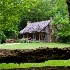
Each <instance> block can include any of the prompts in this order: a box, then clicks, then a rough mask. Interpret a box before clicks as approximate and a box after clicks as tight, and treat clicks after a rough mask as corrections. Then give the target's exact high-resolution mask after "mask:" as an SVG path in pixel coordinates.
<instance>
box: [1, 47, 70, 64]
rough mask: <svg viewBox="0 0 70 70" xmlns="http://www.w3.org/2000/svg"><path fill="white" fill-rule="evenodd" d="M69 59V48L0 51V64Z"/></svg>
mask: <svg viewBox="0 0 70 70" xmlns="http://www.w3.org/2000/svg"><path fill="white" fill-rule="evenodd" d="M60 59H61V60H67V59H70V48H62V49H61V48H42V47H41V48H37V49H31V50H30V49H16V50H9V49H0V63H32V62H36V63H37V62H44V61H47V60H60Z"/></svg>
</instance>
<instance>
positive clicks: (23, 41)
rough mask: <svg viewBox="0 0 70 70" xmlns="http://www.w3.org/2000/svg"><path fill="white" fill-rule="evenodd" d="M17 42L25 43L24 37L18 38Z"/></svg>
mask: <svg viewBox="0 0 70 70" xmlns="http://www.w3.org/2000/svg"><path fill="white" fill-rule="evenodd" d="M19 42H20V43H26V42H27V40H26V39H25V38H22V39H20V40H19Z"/></svg>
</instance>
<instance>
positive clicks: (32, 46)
mask: <svg viewBox="0 0 70 70" xmlns="http://www.w3.org/2000/svg"><path fill="white" fill-rule="evenodd" d="M39 47H50V48H53V47H58V48H64V47H70V44H65V43H19V44H16V43H15V44H13V43H12V44H10V43H9V44H0V49H35V48H39ZM43 66H70V60H48V61H45V62H44V63H22V64H20V65H19V64H13V63H9V64H6V63H2V64H0V68H1V69H9V68H29V67H43Z"/></svg>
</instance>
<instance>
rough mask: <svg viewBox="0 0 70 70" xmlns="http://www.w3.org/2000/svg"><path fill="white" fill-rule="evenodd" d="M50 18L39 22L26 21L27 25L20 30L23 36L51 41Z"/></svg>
mask: <svg viewBox="0 0 70 70" xmlns="http://www.w3.org/2000/svg"><path fill="white" fill-rule="evenodd" d="M50 22H51V20H46V21H40V22H33V23H31V22H28V23H27V26H26V27H25V28H24V29H22V30H21V31H20V34H23V37H24V38H29V37H31V38H32V40H39V41H46V42H51V41H52V39H51V33H52V26H51V25H50Z"/></svg>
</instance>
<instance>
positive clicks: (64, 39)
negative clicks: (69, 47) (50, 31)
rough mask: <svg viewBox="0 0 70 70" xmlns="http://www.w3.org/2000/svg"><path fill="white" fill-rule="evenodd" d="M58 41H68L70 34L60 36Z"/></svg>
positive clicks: (69, 41)
mask: <svg viewBox="0 0 70 70" xmlns="http://www.w3.org/2000/svg"><path fill="white" fill-rule="evenodd" d="M58 42H61V43H70V36H60V37H59V38H58Z"/></svg>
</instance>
